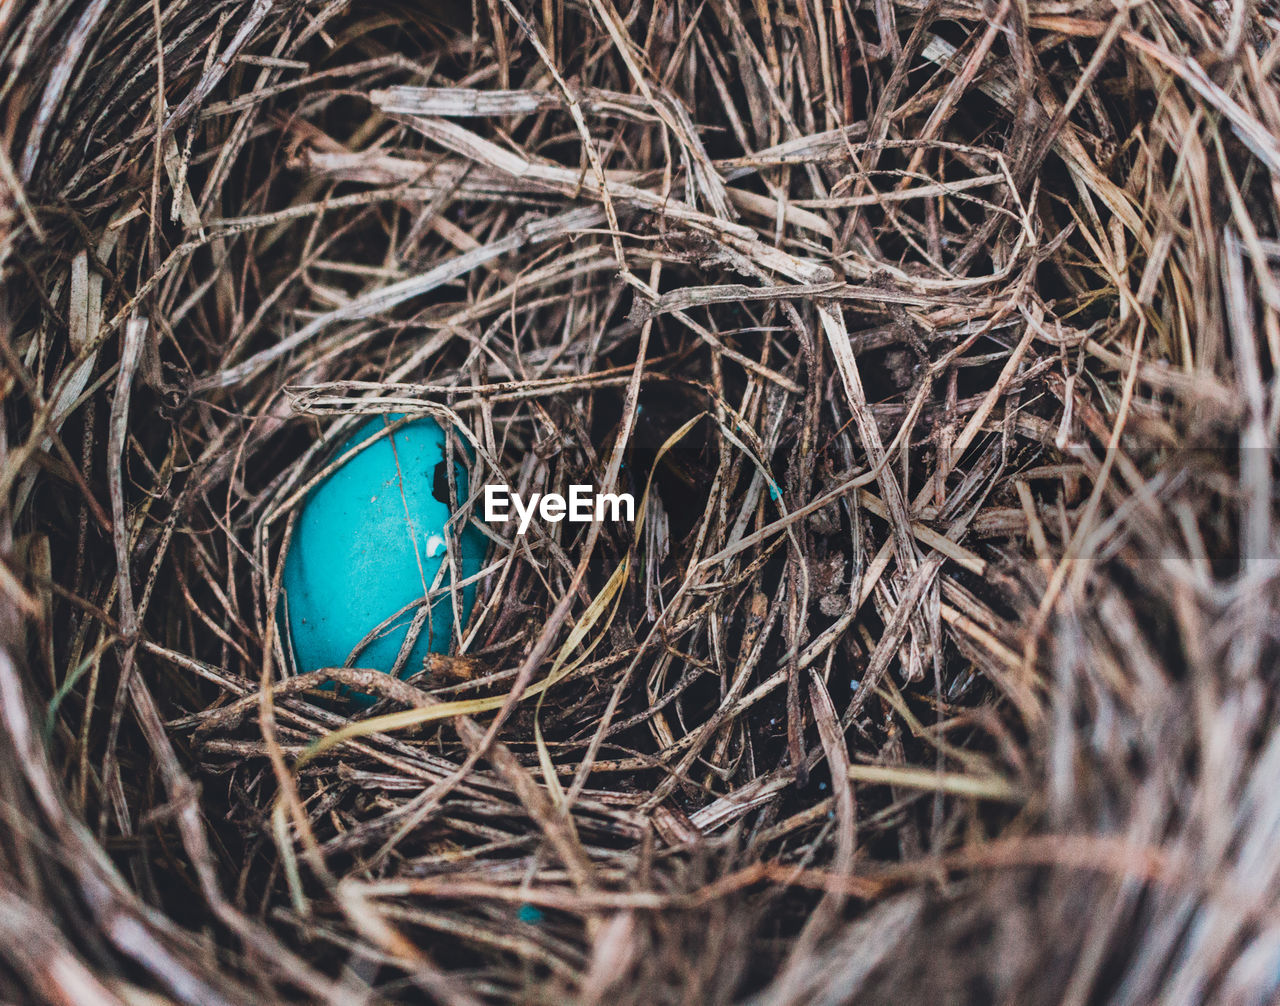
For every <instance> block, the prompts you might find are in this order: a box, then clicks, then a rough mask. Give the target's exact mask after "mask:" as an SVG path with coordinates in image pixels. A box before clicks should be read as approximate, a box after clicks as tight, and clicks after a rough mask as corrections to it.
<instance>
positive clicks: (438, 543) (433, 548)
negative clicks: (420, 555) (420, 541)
mask: <svg viewBox="0 0 1280 1006" xmlns="http://www.w3.org/2000/svg"><path fill="white" fill-rule="evenodd" d="M444 550H445V544H444V539H443V538H442V537H440V535H438V534H430V535H427V558H428V559H434V558H435V557H436V556H438V555H439V554H440V553H441V552H443V551H444Z"/></svg>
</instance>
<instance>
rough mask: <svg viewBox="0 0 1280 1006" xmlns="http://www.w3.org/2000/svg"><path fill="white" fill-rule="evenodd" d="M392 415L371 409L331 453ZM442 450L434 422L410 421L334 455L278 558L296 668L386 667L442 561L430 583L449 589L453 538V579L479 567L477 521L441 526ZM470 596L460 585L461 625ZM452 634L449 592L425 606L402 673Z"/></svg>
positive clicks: (445, 646) (445, 518) (481, 546)
mask: <svg viewBox="0 0 1280 1006" xmlns="http://www.w3.org/2000/svg"><path fill="white" fill-rule="evenodd" d="M400 418H401V416H399V415H386V416H377V417H375V418H374V419H373V420H372V421H370V422H368V423H364V424H363V425H361V426H360V427H359V428H358V429H357V430H356V431H355V433H353V434H352V435H351V436H350V437H349V438H348V439H347V440H346V441H345V442H344V443H343V445H342V447H341V448H340V449H339V450H338V452H337V453H336V454H335V455H333V457H334V459H335V460H336V459H340V458H341V457H342V456H343V455H344V454H346V453H347V452H348V451H351V450H353V449H354V448H357V447H359V446H360V444H361V443H363V442H364V441H366V440H368V439H369V438H370V437H371V436H373V435H374V434H376V433H378V432H379V431H380V430H383V429H385V428H387V427H388V426H390V425H391V424H392V423H393V422H394V421H395V420H397V419H400ZM444 449H445V433H444V430H443V429H441V427H440V424H439V423H437V422H436V421H435V420H434V419H431V418H429V417H423V418H420V419H414V420H412V421H411V422H408V423H406V424H404V425H403V426H399V427H397V428H396V429H395V430H394V431H393V432H391V433H389V434H387V435H385V436H383V437H381V438H379V439H378V440H375V441H373V442H372V443H369V444H367V445H366V446H364V447H363V448H361V449H360V450H359V451H358V452H357V453H355V454H352V455H351V456H350V457H349V458H347V459H346V460H345V461H342V462H341V464H340V467H338V468H337V469H335V470H334V471H332V472H330V473H329V475H327V476H326V477H325V478H324V480H323V481H321V482H320V483H319V484H318V485H316V486H315V488H314V489H312V490H311V492H310V493H308V494H307V497H306V499H305V500H304V501H303V503H302V509H301V513H299V515H298V519H297V522H296V524H295V526H294V531H293V539H292V541H291V543H290V545H289V553H288V555H287V556H286V557H285V563H284V580H283V586H284V599H283V602H282V603H283V605H284V610H285V611H286V612H287V622H288V630H289V640H290V642H292V644H293V651H294V655H295V656H296V658H297V663H298V670H299V672H300V673H306V672H308V671H314V670H318V669H320V668H322V667H343V666H351V667H366V668H374V669H377V670H382V671H387V672H390V671H391V670H392V669H393V668H394V667H395V665H396V659H397V657H398V656H399V655H400V651H401V649H402V647H403V646H404V645H405V643H406V640H407V638H408V636H409V632H410V629H411V628H412V623H413V622H414V619H415V616H417V614H418V612H419V611H421V610H422V609H423V607H424V606H425V604H426V601H427V593H428V591H429V590H430V589H431V587H432V586H433V585H435V579H436V574H437V572H438V571H439V570H440V567H441V566H442V565H443V566H444V568H445V573H444V575H443V576H442V577H441V582H440V584H438V585H437V586H439V587H445V588H447V587H448V585H449V582H450V581H449V576H448V558H447V549H448V545H447V541H446V539H448V538H449V537H450V536H452V538H453V541H454V542H455V544H456V548H457V555H458V563H459V567H460V571H461V574H462V575H461V579H462V580H465V579H467V578H468V577H471V576H474V575H475V574H476V573H477V572H478V571H479V570H480V567H481V566H482V564H483V563H484V556H485V551H486V541H485V536H484V535H483V534H482V533H481V532H480V530H479V529H478V528H476V527H475V526H474V525H470V524H469V525H467V526H465V527H461V526H460V525H459V524H457V523H455V524H454V525H452V526H449V523H448V522H449V518H450V517H451V516H452V515H453V513H454V510H455V507H454V506H451V505H450V504H449V502H448V499H449V477H448V472H447V470H446V468H445V461H444ZM454 457H455V467H454V478H455V485H456V487H457V493H458V497H459V499H465V498H466V493H467V475H466V470H465V469H464V467H463V465H462V464H461V462H460V459H458V446H457V444H456V443H455V447H454ZM475 595H476V588H475V585H474V584H473V585H471V586H467V587H464V588H463V589H462V591H461V618H462V622H461V624H462V625H464V626H465V625H466V623H467V619H468V617H470V614H471V605H472V604H473V602H474V601H475ZM380 626H381V628H379V627H380ZM374 630H377V632H376V635H375V636H374V637H373V638H372V639H371V640H370V642H369V644H368V645H366V646H365V647H364V648H363V649H361V650H359V652H357V647H359V646H360V643H361V641H362V640H363V639H364V638H365V637H366V636H368V635H369V634H370V633H371V632H374ZM453 639H454V622H453V605H452V603H451V601H450V597H449V594H448V592H447V590H446V592H445V593H444V594H442V595H440V596H439V599H438V600H436V601H434V602H433V603H432V604H431V607H430V610H429V614H428V615H427V617H426V618H425V619H424V620H423V622H422V626H421V629H420V631H419V632H418V635H417V638H416V640H415V641H414V642H413V644H412V649H411V650H410V651H409V654H408V659H407V660H406V661H405V663H404V664H403V665H402V670H401V677H409V676H410V675H413V674H417V673H418V672H419V671H421V670H422V663H423V659H424V658H425V657H426V655H427V654H428V653H447V652H449V648H450V646H451V645H452V644H453Z"/></svg>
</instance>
